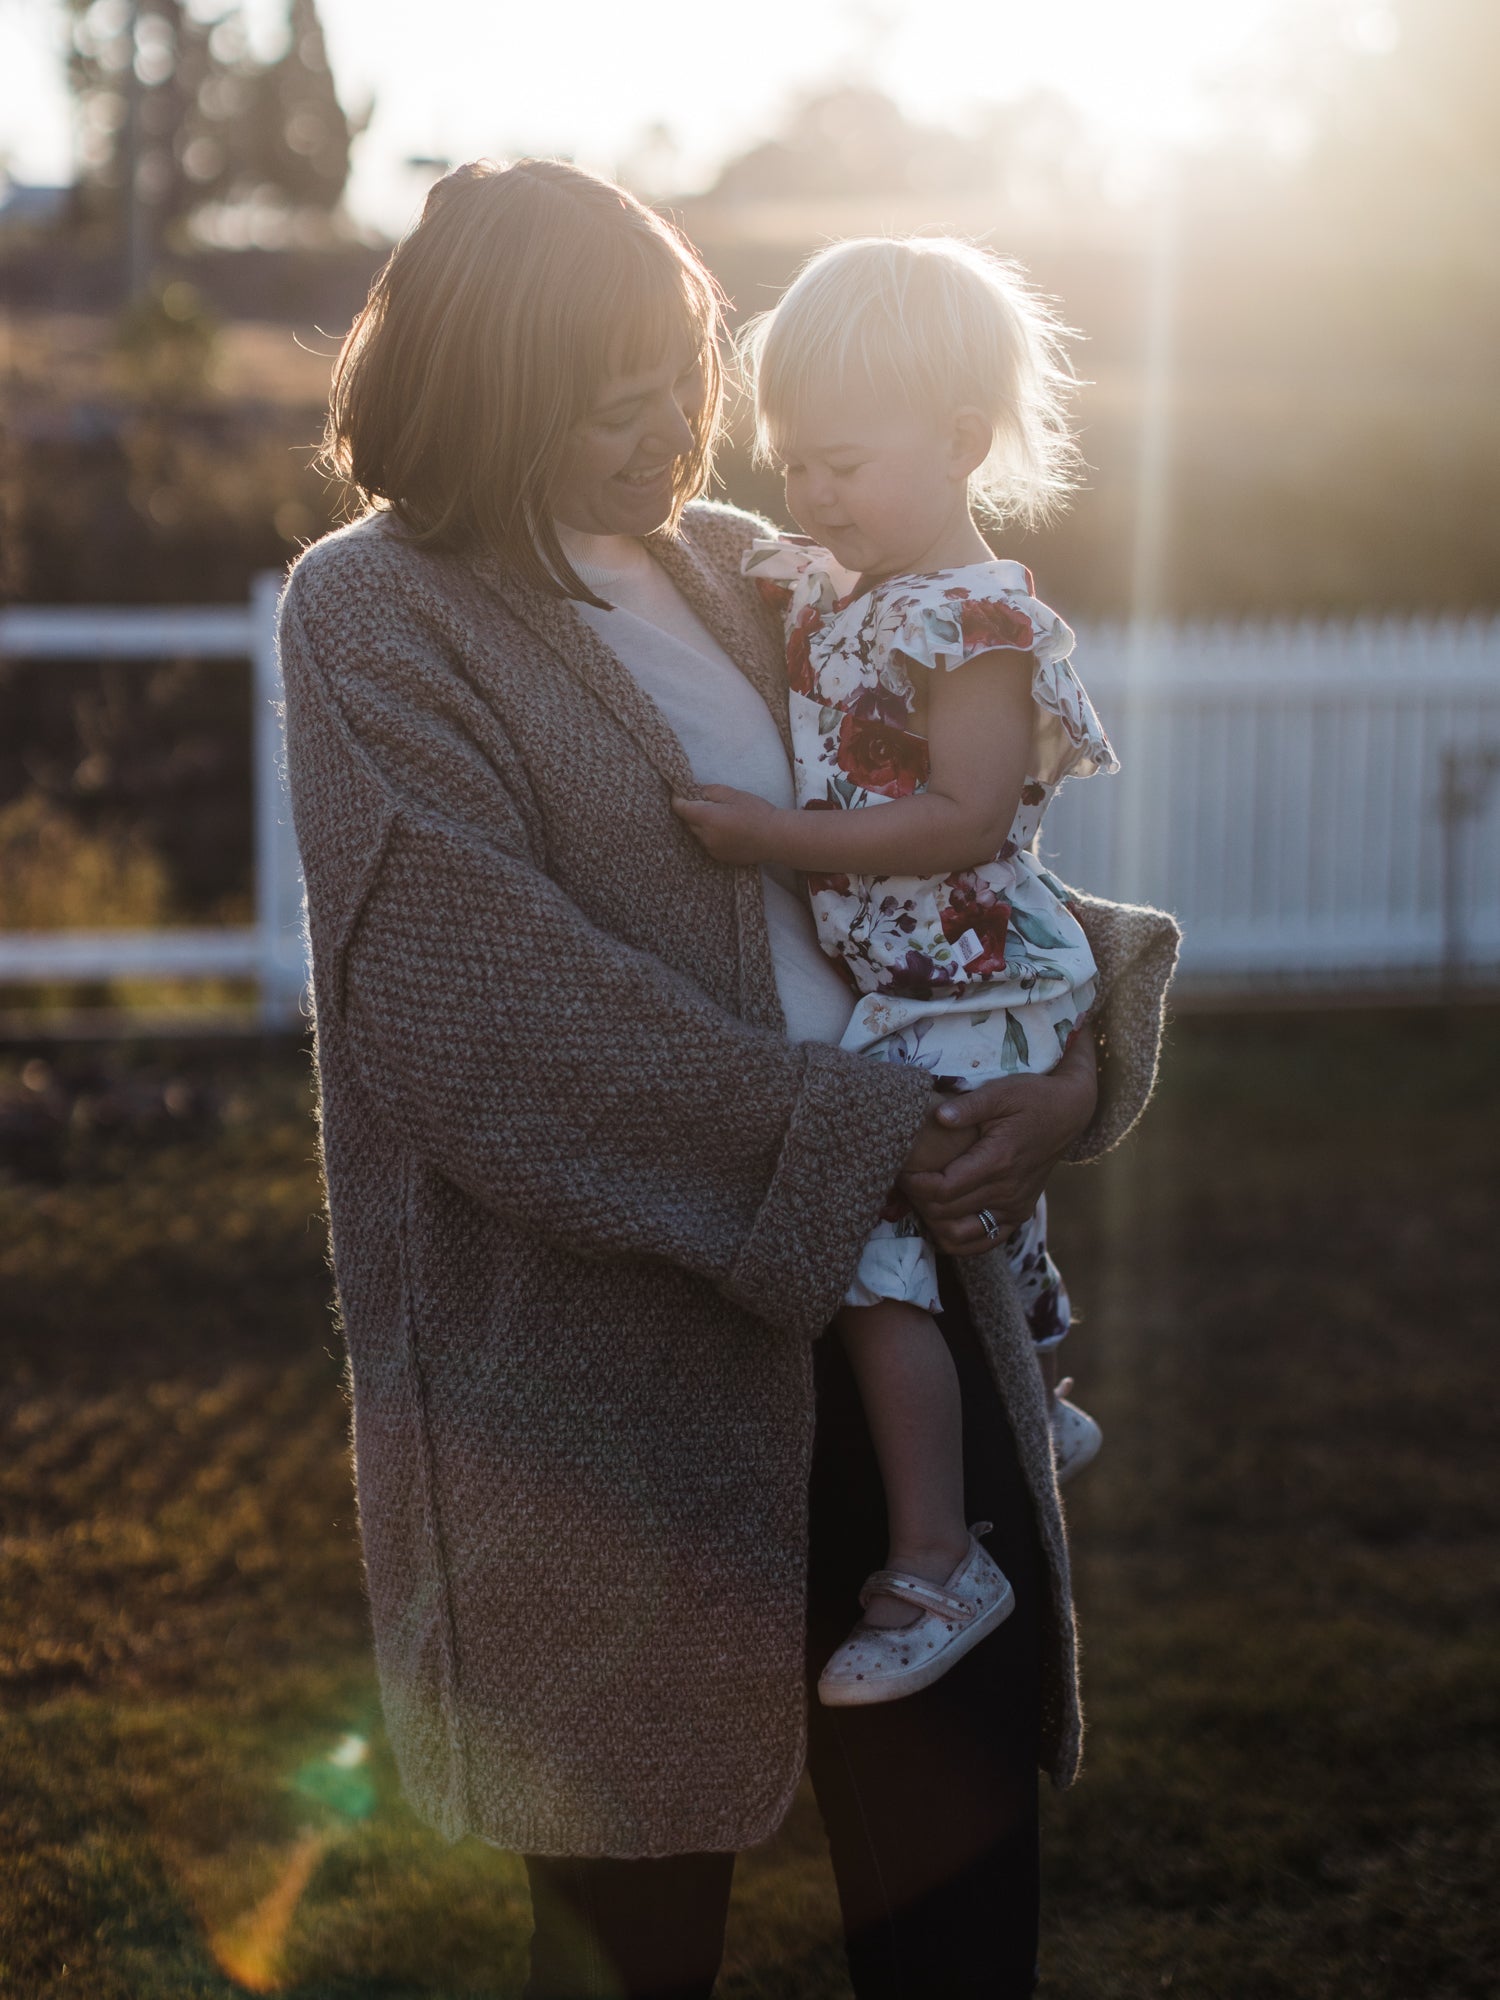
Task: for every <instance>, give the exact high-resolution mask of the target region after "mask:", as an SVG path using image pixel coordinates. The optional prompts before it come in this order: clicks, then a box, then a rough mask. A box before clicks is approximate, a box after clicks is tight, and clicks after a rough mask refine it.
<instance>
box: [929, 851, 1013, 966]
mask: <svg viewBox="0 0 1500 2000" xmlns="http://www.w3.org/2000/svg"><path fill="white" fill-rule="evenodd" d="M947 887H948V901H947V904H946V905H945V906H944V909H943V917H942V922H943V936H944V937H945V938H946V939H947V940H948V942H949V944H951V945H956V944H957V943H958V941H959V939H960V938H961V937H963V936H964V934H965V933H966V932H972V933H973V935H974V937H975V938H977V939H978V941H979V945H980V949H979V951H978V952H977V953H976V954H975V955H974V956H973V957H972V958H969V959H967V960H966V961H965V962H964V974H965V976H966V977H967V978H970V979H982V978H985V977H987V976H988V975H990V974H993V973H999V972H1004V970H1005V939H1006V934H1007V932H1008V931H1009V929H1010V905H1009V904H1008V903H1007V902H1005V901H1004V900H1003V899H1002V898H1001V897H999V896H997V895H996V894H995V891H994V890H993V889H992V888H991V887H990V886H989V884H988V883H987V882H979V881H976V880H975V878H974V877H973V876H972V875H950V876H949V877H948V883H947Z"/></svg>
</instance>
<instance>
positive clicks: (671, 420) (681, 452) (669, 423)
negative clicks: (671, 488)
mask: <svg viewBox="0 0 1500 2000" xmlns="http://www.w3.org/2000/svg"><path fill="white" fill-rule="evenodd" d="M651 429H652V439H653V441H654V442H655V443H657V444H659V445H660V446H661V447H662V449H663V451H665V452H667V453H668V454H669V455H670V456H671V457H673V458H685V457H686V456H687V454H688V453H689V452H690V451H691V450H692V449H693V447H694V445H695V444H696V443H697V442H698V438H697V433H696V432H695V431H694V429H693V425H692V420H691V416H690V414H689V412H688V411H687V410H684V409H683V407H682V405H681V404H680V403H679V402H678V401H677V399H676V398H675V397H670V398H668V400H667V403H666V405H665V407H664V408H663V410H662V412H661V414H660V416H659V417H658V418H657V421H656V422H655V423H654V424H653V425H652V427H651Z"/></svg>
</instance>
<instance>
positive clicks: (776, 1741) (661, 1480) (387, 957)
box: [281, 505, 1159, 1856]
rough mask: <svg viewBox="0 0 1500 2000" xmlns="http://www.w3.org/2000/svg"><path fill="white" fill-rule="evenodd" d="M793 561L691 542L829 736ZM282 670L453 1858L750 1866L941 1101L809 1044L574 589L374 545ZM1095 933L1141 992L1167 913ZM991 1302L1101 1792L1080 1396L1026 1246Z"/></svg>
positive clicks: (695, 561)
mask: <svg viewBox="0 0 1500 2000" xmlns="http://www.w3.org/2000/svg"><path fill="white" fill-rule="evenodd" d="M763 532H765V524H764V523H762V522H760V521H757V520H755V519H754V518H752V517H750V516H746V515H742V514H739V513H736V512H734V511H732V510H729V509H725V508H714V507H708V506H701V505H700V506H697V507H694V508H691V509H690V510H689V512H688V515H687V517H686V519H685V522H684V527H683V531H682V534H681V536H680V538H679V539H677V540H676V541H669V540H666V539H665V538H653V542H652V548H653V553H654V554H655V555H656V557H657V559H658V560H659V561H660V562H661V563H662V565H663V567H664V568H665V569H666V571H667V573H668V575H669V576H670V577H671V578H672V580H673V582H674V583H675V584H676V585H677V586H678V588H679V589H680V590H681V591H682V592H683V595H684V596H685V597H686V598H687V600H688V601H689V603H690V604H691V605H692V606H693V608H694V610H695V611H696V612H697V613H698V615H699V617H700V618H702V619H703V621H704V623H705V624H706V625H707V626H708V628H709V630H710V631H711V632H712V633H713V634H714V636H715V637H716V638H717V639H718V641H719V643H720V644H721V645H722V646H723V647H724V648H725V650H726V651H727V652H728V653H729V654H730V656H731V657H732V658H733V659H734V660H735V662H736V663H737V664H738V665H739V666H740V667H741V668H742V670H743V671H744V672H745V673H746V674H747V676H748V677H749V678H750V679H751V681H752V683H753V684H754V685H755V686H756V687H757V688H758V689H760V691H761V692H762V694H763V695H764V696H765V699H766V700H767V702H768V704H770V706H771V709H772V713H773V714H774V715H776V717H777V718H778V722H779V724H780V725H781V727H782V729H783V734H785V710H786V699H785V683H784V675H783V669H782V660H781V646H780V639H779V633H778V631H777V629H776V621H775V620H774V618H773V616H772V615H771V614H770V613H769V612H768V611H767V610H766V608H765V607H763V606H762V605H761V604H760V602H759V600H758V599H757V598H756V597H755V595H754V594H753V592H752V591H751V590H750V588H749V587H748V586H746V585H745V584H744V583H743V582H742V581H741V579H740V577H739V560H740V555H741V552H742V551H743V549H744V548H745V547H746V546H747V544H748V542H749V540H750V539H751V537H752V536H754V535H755V534H758V533H763ZM281 645H282V666H283V672H284V676H285V683H286V723H287V754H288V767H289V773H290V779H291V787H292V799H293V808H294V814H295V820H296V829H297V837H298V841H299V844H300V846H301V850H302V858H303V865H304V870H305V874H306V879H307V891H308V928H309V935H310V943H311V950H312V962H313V974H314V991H315V995H316V1011H317V1059H318V1074H319V1081H320V1087H321V1105H320V1111H321V1133H322V1152H323V1166H324V1174H325V1181H326V1188H327V1197H328V1205H329V1214H330V1221H331V1228H332V1236H333V1251H334V1267H335V1276H336V1281H337V1286H338V1293H339V1303H340V1308H341V1312H342V1319H343V1327H344V1333H345V1337H346V1341H347V1347H348V1356H349V1371H350V1384H351V1388H352V1399H353V1409H354V1459H355V1476H356V1483H357V1492H358V1504H359V1519H360V1531H361V1536H362V1541H363V1548H364V1558H365V1567H366V1577H367V1584H368V1590H369V1598H370V1606H371V1615H372V1622H373V1626H374V1637H375V1650H376V1659H377V1664H378V1668H379V1674H380V1683H381V1693H382V1700H383V1704H384V1710H385V1716H386V1721H387V1725H388V1729H389V1734H390V1738H391V1742H392V1745H393V1748H394V1751H395V1755H396V1759H397V1763H398V1766H399V1769H400V1773H401V1778H402V1783H403V1785H404V1787H405V1790H406V1792H407V1795H408V1797H409V1798H410V1800H411V1802H412V1804H413V1806H414V1807H415V1809H416V1810H417V1811H418V1812H419V1813H420V1814H421V1815H422V1817H423V1818H424V1819H426V1820H427V1821H428V1822H429V1823H430V1824H431V1825H433V1826H434V1827H436V1828H437V1829H438V1830H439V1831H440V1832H442V1833H443V1834H445V1835H447V1836H448V1837H449V1838H457V1837H458V1836H460V1835H462V1834H465V1833H474V1834H478V1835H480V1836H482V1837H483V1838H485V1839H488V1840H491V1841H494V1842H496V1843H498V1844H500V1845H502V1846H505V1847H509V1848H519V1849H524V1850H526V1851H529V1852H533V1853H543V1854H596V1855H619V1856H633V1855H649V1854H667V1853H681V1852H685V1851H693V1850H699V1851H706V1850H724V1849H731V1848H738V1847H742V1846H746V1845H750V1844H752V1843H754V1842H756V1841H759V1840H762V1839H764V1838H766V1837H767V1836H768V1835H769V1834H770V1833H771V1832H772V1831H773V1830H774V1829H775V1827H776V1826H777V1825H778V1824H779V1822H780V1820H781V1819H782V1817H783V1815H784V1814H785V1812H786V1809H787V1807H788V1805H789V1804H790V1801H791V1798H792V1794H793V1792H794V1790H795V1787H796V1784H797V1780H798V1776H799V1773H800V1770H801V1767H802V1761H803V1742H804V1726H803V1725H804V1715H803V1703H804V1692H803V1620H804V1581H805V1576H804V1573H805V1564H806V1534H807V1522H806V1491H807V1475H808V1466H809V1456H810V1448H811V1439H812V1425H813V1393H812V1373H811V1365H810V1363H811V1347H810V1344H811V1342H812V1340H813V1339H814V1338H816V1337H817V1336H818V1334H819V1333H821V1331H822V1330H823V1328H824V1326H825V1325H826V1324H827V1322H828V1320H829V1319H830V1318H831V1316H832V1314H833V1312H834V1310H835V1308H836V1306H837V1304H838V1302H839V1300H840V1298H841V1297H842V1295H843V1292H844V1289H845V1287H846V1285H847V1284H848V1282H849V1278H850V1275H851V1273H852V1271H853V1269H854V1266H855V1263H856V1262H857V1259H858V1255H859V1251H860V1247H861V1245H862V1243H863V1241H864V1239H865V1237H866V1236H867V1235H868V1233H869V1231H870V1228H871V1227H872V1225H873V1223H874V1221H875V1218H876V1215H877V1214H878V1212H879V1210H880V1207H881V1205H882V1202H883V1200H884V1197H885V1194H886V1191H887V1189H888V1188H889V1186H890V1185H891V1183H892V1181H893V1179H894V1177H895V1174H896V1172H897V1170H898V1168H899V1166H900V1164H901V1162H902V1160H903V1159H904V1157H905V1155H906V1153H907V1151H908V1148H909V1146H910V1143H911V1140H912V1138H913V1136H914V1134H915V1132H916V1130H917V1127H918V1126H919V1124H920V1123H921V1120H922V1117H923V1115H924V1112H925V1109H926V1105H927V1085H926V1083H925V1081H924V1080H923V1079H922V1078H921V1077H920V1076H918V1075H914V1074H912V1073H909V1072H906V1071H903V1070H901V1069H899V1068H898V1067H895V1066H892V1065H886V1064H878V1063H870V1062H866V1061H863V1060H862V1059H860V1058H859V1057H856V1056H851V1055H847V1054H845V1053H843V1052H842V1051H840V1050H838V1049H834V1048H829V1047H824V1046H822V1045H819V1044H804V1045H799V1046H789V1045H788V1044H787V1042H786V1040H785V1038H784V1034H783V1032H782V1027H783V1024H782V1020H781V1015H780V1009H779V1004H778V1001H777V997H776V987H775V981H774V976H773V972H772V967H771V961H770V954H769V949H768V945H767V940H766V931H765V922H764V916H763V911H762V905H761V894H760V882H759V874H758V871H757V870H755V869H735V870H731V869H727V868H723V867H720V866H718V865H717V864H715V863H714V862H712V861H711V860H709V859H708V857H707V856H706V855H705V854H704V852H703V850H702V849H701V848H700V846H699V845H698V843H697V842H696V841H695V840H694V839H693V838H692V836H691V835H690V834H688V833H687V832H686V831H685V830H684V829H683V827H682V826H681V824H680V822H679V821H678V820H677V819H676V817H675V815H674V814H673V813H672V811H671V806H670V799H671V797H672V795H673V794H674V793H691V792H692V790H693V789H694V787H693V781H692V777H691V773H690V772H689V771H688V769H687V767H686V763H685V760H684V758H683V754H682V751H681V747H680V745H679V744H678V742H677V739H676V737H675V736H674V735H673V734H672V732H671V731H670V729H668V727H667V726H666V724H665V722H664V721H663V719H662V718H661V716H660V714H659V713H658V711H657V710H656V709H655V707H654V706H653V704H652V703H651V702H650V700H649V699H648V697H647V696H646V695H644V694H643V693H642V691H641V690H640V688H639V687H638V685H637V683H636V682H635V681H634V679H633V678H632V677H631V675H630V674H629V672H628V671H627V670H626V669H625V667H624V666H623V665H622V664H621V663H620V662H619V661H618V660H616V659H615V657H614V655H613V654H612V653H611V652H610V651H609V649H608V648H607V647H606V646H605V645H604V644H603V643H602V641H600V640H599V639H598V638H597V637H596V636H595V635H594V634H593V633H592V632H591V631H590V630H589V629H588V627H587V626H586V625H585V624H584V622H583V620H582V619H581V618H579V617H578V616H577V614H576V613H575V612H574V611H573V609H572V608H571V607H570V606H569V605H568V604H567V603H565V602H563V601H561V600H558V599H555V598H552V597H550V596H547V595H545V594H543V593H541V592H539V591H536V590H535V589H532V588H530V587H529V586H527V585H525V584H523V583H521V582H519V581H518V580H517V579H515V578H514V577H513V576H512V575H510V574H508V573H506V572H504V571H503V570H502V569H500V568H499V566H498V565H496V564H495V563H493V562H491V561H490V560H488V559H485V558H475V559H464V558H461V557H458V556H455V555H451V554H438V553H434V552H432V551H429V550H424V549H420V548H418V547H416V546H414V545H413V544H412V543H411V542H410V540H409V539H408V538H407V537H406V536H405V535H404V534H403V533H402V532H401V531H400V529H399V528H398V527H396V526H395V525H394V524H393V523H392V522H391V521H390V520H388V519H387V518H386V517H384V516H381V515H372V516H368V517H366V519H364V520H363V521H360V522H358V523H356V524H354V525H353V526H352V527H350V528H347V529H344V530H341V531H340V532H338V533H336V534H334V535H331V536H329V537H327V538H326V539H325V540H324V541H322V542H320V543H318V544H316V545H315V546H314V547H313V548H312V549H310V550H308V551H307V553H306V554H305V555H304V556H303V557H302V559H301V561H300V562H299V563H298V564H297V566H296V569H295V571H294V573H293V576H292V579H291V582H290V584H289V586H288V589H287V592H286V595H285V598H284V599H283V603H282V611H281ZM1086 921H1087V923H1088V928H1089V934H1090V937H1091V939H1092V940H1093V941H1094V946H1095V951H1096V954H1098V955H1099V956H1100V962H1101V966H1103V965H1104V963H1105V959H1106V957H1107V956H1108V944H1107V940H1108V938H1109V936H1110V927H1111V924H1112V923H1116V922H1120V921H1134V915H1133V913H1126V912H1116V913H1114V915H1113V916H1112V915H1111V912H1110V909H1109V906H1107V905H1105V906H1094V907H1093V908H1092V910H1091V911H1090V912H1089V914H1088V916H1087V918H1086ZM1148 928H1149V925H1148ZM1101 946H1103V949H1101ZM1128 959H1129V953H1128V952H1127V953H1126V954H1124V955H1123V956H1122V957H1121V959H1120V968H1121V969H1120V972H1119V976H1118V977H1117V978H1116V979H1115V980H1114V982H1113V987H1112V990H1111V992H1110V993H1109V995H1108V996H1107V999H1106V1000H1105V1002H1104V1004H1103V1006H1102V1010H1101V1019H1102V1022H1103V1024H1104V1029H1105V1034H1106V1037H1107V1040H1108V1044H1109V1047H1110V1050H1111V1057H1110V1061H1109V1062H1108V1063H1107V1064H1106V1067H1105V1071H1104V1076H1105V1080H1106V1084H1107V1086H1108V1087H1107V1088H1106V1089H1105V1090H1104V1091H1103V1093H1102V1095H1101V1114H1100V1119H1099V1132H1100V1134H1101V1135H1102V1141H1103V1142H1105V1143H1107V1142H1108V1141H1110V1140H1111V1139H1112V1138H1113V1137H1115V1136H1118V1134H1119V1133H1120V1132H1122V1131H1123V1130H1124V1129H1126V1127H1127V1126H1128V1124H1129V1123H1130V1122H1131V1121H1132V1120H1133V1118H1134V1117H1135V1116H1137V1115H1139V1111H1140V1108H1141V1106H1142V1104H1143V1103H1144V1101H1145V1091H1146V1090H1147V1089H1149V1077H1150V1074H1151V1069H1152V1066H1153V1065H1154V1061H1155V1046H1154V1041H1153V1043H1152V1046H1151V1048H1150V1050H1149V1051H1147V1050H1145V1049H1144V1048H1142V1049H1135V1050H1133V1052H1132V1054H1131V1055H1130V1057H1129V1059H1128V1060H1122V1055H1121V1048H1120V1031H1119V1030H1118V1029H1117V1028H1116V1025H1115V1024H1116V1021H1117V1020H1123V1019H1125V1018H1126V1014H1125V1013H1124V1012H1122V1011H1121V1010H1122V1009H1130V1008H1135V1007H1136V1002H1135V1000H1134V999H1133V998H1130V997H1127V996H1131V995H1133V994H1134V990H1135V988H1134V986H1133V984H1132V981H1133V980H1134V979H1135V977H1136V974H1135V970H1134V962H1133V961H1132V962H1130V963H1127V960H1128ZM1156 1005H1157V1007H1158V1013H1159V995H1158V996H1156ZM1149 1015H1150V1008H1149V1006H1147V1007H1145V1009H1144V1012H1139V1013H1138V1012H1131V1013H1130V1014H1129V1019H1130V1022H1131V1024H1132V1025H1131V1026H1130V1027H1129V1028H1128V1029H1127V1030H1126V1031H1125V1032H1126V1033H1127V1034H1129V1035H1131V1036H1133V1035H1134V1034H1136V1033H1137V1032H1138V1028H1137V1026H1136V1025H1135V1024H1136V1022H1137V1019H1138V1018H1139V1019H1141V1020H1144V1019H1147V1018H1148V1017H1149ZM1142 1079H1145V1082H1144V1086H1143V1083H1142ZM965 1277H966V1280H968V1281H969V1282H970V1285H971V1289H972V1290H973V1294H974V1298H975V1304H976V1314H977V1318H978V1321H979V1324H980V1328H981V1335H982V1338H983V1339H984V1341H985V1343H986V1346H987V1349H988V1351H989V1353H990V1357H991V1362H992V1365H993V1366H994V1369H995V1374H996V1379H997V1381H998V1383H999V1385H1000V1389H1001V1393H1002V1394H1003V1395H1004V1396H1005V1398H1006V1401H1007V1403H1008V1405H1009V1407H1010V1409H1011V1413H1012V1418H1013V1421H1014V1423H1015V1426H1016V1433H1017V1438H1018V1442H1019V1444H1020V1447H1021V1450H1022V1457H1023V1461H1024V1463H1025V1465H1026V1467H1027V1471H1028V1474H1029V1476H1030V1479H1031V1483H1032V1490H1033V1492H1034V1494H1035V1497H1036V1508H1037V1518H1038V1523H1039V1526H1040V1529H1041V1533H1042V1539H1043V1543H1044V1546H1045V1547H1046V1550H1047V1553H1048V1557H1049V1560H1050V1562H1051V1565H1052V1572H1053V1593H1052V1596H1053V1608H1054V1613H1055V1616H1054V1618H1053V1621H1052V1625H1053V1629H1052V1634H1051V1638H1050V1640H1049V1664H1050V1675H1049V1683H1050V1684H1049V1693H1048V1696H1047V1704H1048V1722H1049V1733H1048V1756H1049V1759H1050V1762H1051V1767H1052V1769H1053V1773H1054V1776H1055V1777H1056V1778H1057V1779H1058V1780H1059V1781H1062V1782H1066V1781H1067V1779H1068V1778H1069V1777H1071V1775H1072V1772H1073V1769H1074V1767H1075V1766H1076V1762H1077V1751H1078V1720H1077V1713H1078V1711H1077V1694H1076V1686H1075V1683H1074V1679H1073V1674H1072V1665H1071V1663H1072V1614H1071V1608H1070V1602H1069V1598H1068V1589H1067V1560H1066V1548H1065V1543H1064V1538H1063V1531H1062V1523H1061V1516H1060V1513H1059V1510H1058V1505H1057V1495H1056V1489H1055V1487H1054V1485H1053V1483H1052V1479H1051V1473H1050V1462H1049V1460H1048V1457H1047V1440H1046V1430H1045V1424H1046V1412H1045V1408H1044V1406H1043V1404H1042V1400H1041V1391H1040V1385H1039V1382H1038V1378H1037V1370H1036V1367H1035V1363H1034V1361H1033V1360H1032V1357H1031V1354H1030V1347H1029V1341H1028V1338H1027V1334H1026V1330H1025V1327H1024V1324H1023V1323H1022V1320H1021V1317H1020V1314H1019V1311H1018V1310H1017V1307H1016V1303H1015V1299H1014V1296H1013V1294H1012V1293H1011V1291H1010V1289H1009V1286H1008V1284H1007V1283H1006V1281H1005V1278H1004V1273H1003V1266H1002V1264H1001V1261H1000V1260H999V1259H996V1258H989V1259H983V1260H978V1262H977V1263H971V1264H969V1265H968V1266H966V1268H965Z"/></svg>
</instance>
